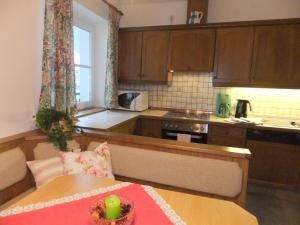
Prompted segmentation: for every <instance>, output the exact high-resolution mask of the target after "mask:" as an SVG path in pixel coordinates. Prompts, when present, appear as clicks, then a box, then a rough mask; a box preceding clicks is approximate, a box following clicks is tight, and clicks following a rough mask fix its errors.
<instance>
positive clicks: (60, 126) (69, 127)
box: [34, 108, 76, 151]
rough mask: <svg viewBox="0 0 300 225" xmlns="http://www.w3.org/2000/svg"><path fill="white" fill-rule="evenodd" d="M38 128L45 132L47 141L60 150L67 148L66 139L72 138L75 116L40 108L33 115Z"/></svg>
mask: <svg viewBox="0 0 300 225" xmlns="http://www.w3.org/2000/svg"><path fill="white" fill-rule="evenodd" d="M34 118H35V121H36V125H37V127H38V128H40V129H41V130H42V132H43V133H45V134H46V135H47V136H48V138H49V141H51V142H53V143H54V145H55V146H57V147H58V148H59V149H60V150H62V151H66V150H67V140H70V139H72V137H73V134H74V131H75V123H76V118H75V117H73V116H72V115H70V114H68V113H65V112H60V111H57V110H55V109H48V108H42V109H40V110H39V111H38V112H37V114H36V115H35V117H34Z"/></svg>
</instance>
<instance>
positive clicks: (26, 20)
mask: <svg viewBox="0 0 300 225" xmlns="http://www.w3.org/2000/svg"><path fill="white" fill-rule="evenodd" d="M76 1H78V2H82V3H83V4H87V6H88V7H90V8H91V9H92V10H93V11H95V12H96V13H97V14H98V15H102V16H105V15H107V6H106V5H105V4H104V3H103V2H102V0H97V1H95V0H76ZM110 2H111V3H113V4H116V6H118V0H110ZM44 7H45V0H26V1H24V0H0V27H1V32H0V68H1V69H0V97H1V101H2V102H1V106H0V138H2V137H7V136H10V135H14V134H17V133H21V132H25V131H29V130H32V129H35V125H34V124H35V123H34V120H33V115H34V114H35V113H36V111H37V109H38V102H39V96H40V88H41V74H42V72H41V71H42V46H43V27H44ZM100 42H101V41H100ZM104 55H105V57H106V51H105V53H102V55H101V57H104ZM102 68H103V64H102V65H99V67H98V70H102ZM96 82H98V83H101V82H102V81H96ZM99 104H101V103H99Z"/></svg>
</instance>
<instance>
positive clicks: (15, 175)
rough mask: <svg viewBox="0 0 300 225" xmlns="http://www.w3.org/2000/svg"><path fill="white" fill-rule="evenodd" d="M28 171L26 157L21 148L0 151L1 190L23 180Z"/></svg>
mask: <svg viewBox="0 0 300 225" xmlns="http://www.w3.org/2000/svg"><path fill="white" fill-rule="evenodd" d="M26 173H27V167H26V158H25V155H24V153H23V151H22V150H21V149H20V148H14V149H11V150H8V151H5V152H2V153H0V177H1V179H0V191H1V190H3V189H5V188H7V187H9V186H11V185H13V184H15V183H17V182H19V181H21V180H23V179H24V177H25V175H26ZM4 177H5V179H3V178H4Z"/></svg>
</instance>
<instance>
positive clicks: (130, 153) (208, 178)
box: [88, 142, 243, 198]
mask: <svg viewBox="0 0 300 225" xmlns="http://www.w3.org/2000/svg"><path fill="white" fill-rule="evenodd" d="M95 145H96V143H95V142H92V143H91V144H90V146H89V147H88V150H90V149H92V148H93V147H94V146H95ZM109 146H110V150H111V158H112V168H113V173H114V174H116V175H120V176H125V177H129V178H135V179H140V180H145V181H151V182H155V183H160V184H165V185H170V186H174V187H180V188H185V189H189V190H195V191H199V192H204V193H209V194H216V195H219V196H224V197H230V198H232V197H235V196H237V195H238V194H240V192H241V190H242V178H243V171H242V169H241V168H240V167H239V165H238V163H237V162H232V161H225V160H220V159H213V158H205V157H200V156H189V155H182V154H175V153H167V152H160V151H154V150H149V149H140V148H134V147H126V146H120V145H113V144H110V145H109Z"/></svg>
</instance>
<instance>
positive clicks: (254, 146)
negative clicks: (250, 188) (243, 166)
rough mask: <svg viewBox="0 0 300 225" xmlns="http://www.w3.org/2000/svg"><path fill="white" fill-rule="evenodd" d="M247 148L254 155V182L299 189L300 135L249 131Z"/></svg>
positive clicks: (252, 163) (252, 173) (251, 166)
mask: <svg viewBox="0 0 300 225" xmlns="http://www.w3.org/2000/svg"><path fill="white" fill-rule="evenodd" d="M246 147H247V148H248V149H249V150H250V152H251V159H250V161H249V178H250V179H254V180H257V181H259V182H263V183H265V184H267V183H269V184H270V185H275V184H276V185H278V186H281V187H286V188H289V189H296V188H297V187H298V185H299V171H300V170H299V160H300V133H299V132H295V131H293V132H290V131H281V130H265V129H247V144H246Z"/></svg>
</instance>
